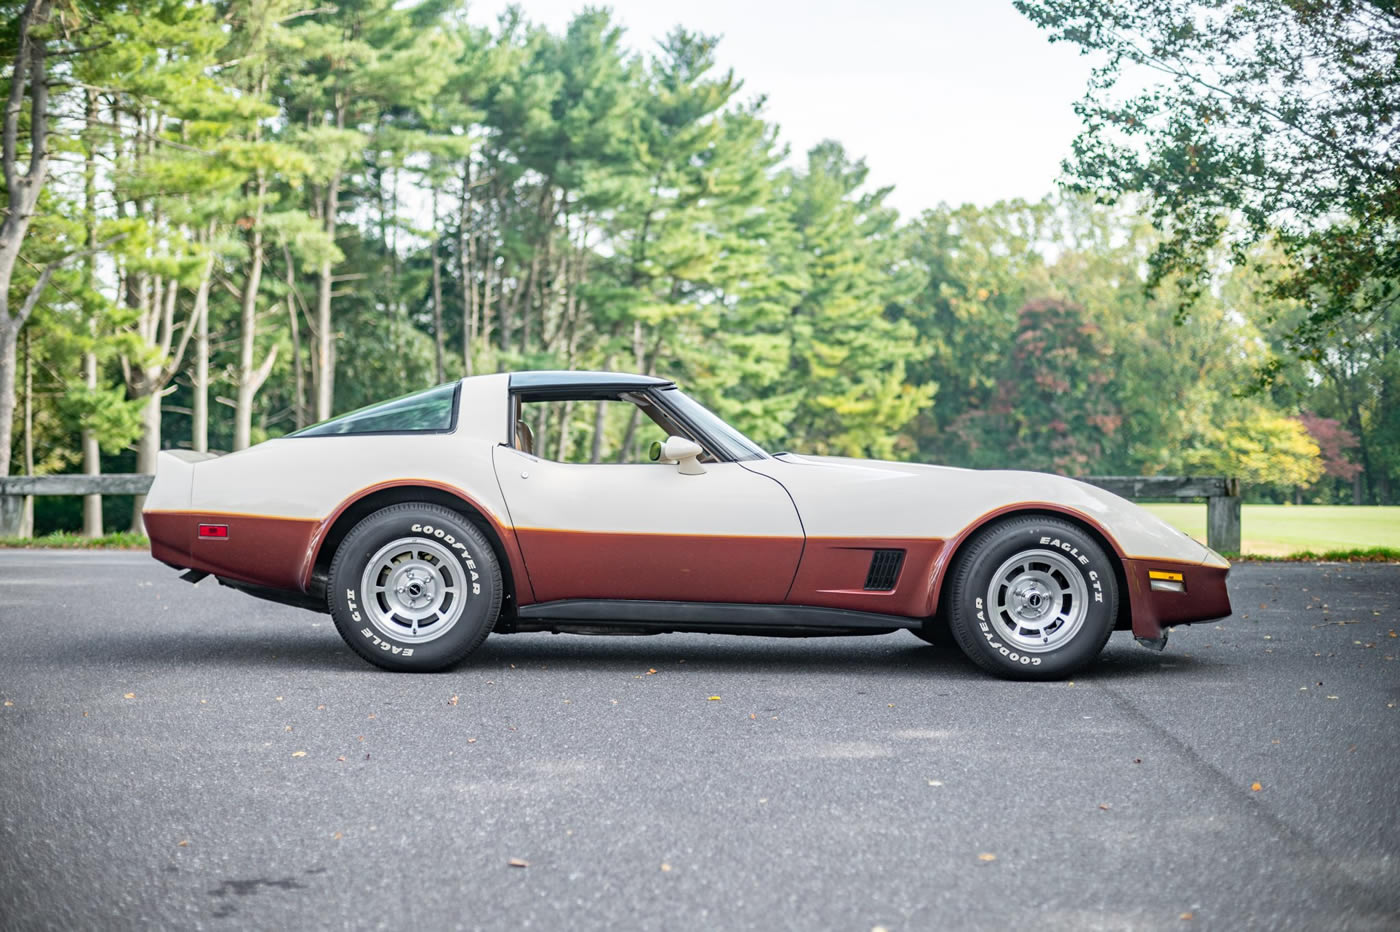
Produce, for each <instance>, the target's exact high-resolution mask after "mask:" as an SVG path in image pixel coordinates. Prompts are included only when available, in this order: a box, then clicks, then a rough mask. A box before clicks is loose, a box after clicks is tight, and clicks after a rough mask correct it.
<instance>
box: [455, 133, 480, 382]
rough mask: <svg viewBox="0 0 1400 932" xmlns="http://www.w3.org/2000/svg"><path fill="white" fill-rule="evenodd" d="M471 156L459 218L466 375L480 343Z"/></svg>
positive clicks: (466, 166)
mask: <svg viewBox="0 0 1400 932" xmlns="http://www.w3.org/2000/svg"><path fill="white" fill-rule="evenodd" d="M471 186H472V163H471V158H470V157H468V158H467V159H464V160H463V167H462V205H461V211H460V213H459V216H458V220H457V263H458V264H459V265H460V266H461V271H460V274H461V276H462V374H463V375H471V374H472V345H473V344H474V343H475V342H476V306H475V305H476V280H475V278H473V276H472V239H473V237H472V235H471V231H470V227H471Z"/></svg>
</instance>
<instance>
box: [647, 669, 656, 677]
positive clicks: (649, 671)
mask: <svg viewBox="0 0 1400 932" xmlns="http://www.w3.org/2000/svg"><path fill="white" fill-rule="evenodd" d="M655 672H656V667H652V668H651V669H649V670H647V676H651V675H652V674H653V673H655Z"/></svg>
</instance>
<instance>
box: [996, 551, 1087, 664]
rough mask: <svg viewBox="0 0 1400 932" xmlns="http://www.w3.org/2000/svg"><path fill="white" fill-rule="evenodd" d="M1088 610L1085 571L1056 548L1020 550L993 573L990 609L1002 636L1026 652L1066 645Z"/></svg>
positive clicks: (1038, 651)
mask: <svg viewBox="0 0 1400 932" xmlns="http://www.w3.org/2000/svg"><path fill="white" fill-rule="evenodd" d="M1088 612H1089V587H1088V585H1087V584H1086V583H1085V581H1084V575H1083V574H1082V573H1081V572H1080V570H1079V568H1078V567H1076V566H1075V565H1074V564H1073V563H1071V562H1070V561H1069V559H1068V558H1067V557H1065V556H1064V555H1062V554H1060V553H1057V552H1055V551H1053V550H1027V551H1023V552H1021V553H1018V554H1016V555H1015V556H1013V557H1012V558H1011V559H1009V560H1007V561H1006V562H1005V563H1003V564H1002V565H1001V566H1000V567H999V568H998V569H997V571H996V572H995V573H993V574H992V581H991V584H990V585H989V586H988V587H987V613H988V617H989V620H990V621H991V623H992V625H993V627H994V628H995V629H996V632H997V634H998V635H1000V636H1001V637H1002V638H1003V639H1004V640H1006V642H1007V643H1008V644H1009V645H1011V646H1014V647H1015V648H1016V649H1018V650H1020V651H1023V652H1026V653H1044V652H1046V651H1051V650H1055V649H1056V648H1058V647H1061V646H1063V645H1064V644H1065V643H1067V642H1068V641H1069V640H1070V639H1071V638H1073V637H1074V636H1075V634H1077V633H1078V632H1079V629H1080V628H1081V627H1082V626H1083V624H1084V618H1085V616H1086V615H1087V614H1088Z"/></svg>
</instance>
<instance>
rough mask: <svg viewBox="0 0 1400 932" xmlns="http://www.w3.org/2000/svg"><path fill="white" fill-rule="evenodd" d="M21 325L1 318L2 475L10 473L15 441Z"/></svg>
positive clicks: (0, 410)
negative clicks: (17, 351)
mask: <svg viewBox="0 0 1400 932" xmlns="http://www.w3.org/2000/svg"><path fill="white" fill-rule="evenodd" d="M18 338H19V327H18V326H17V324H16V323H9V322H6V321H5V320H3V319H0V476H8V475H9V474H10V446H11V444H13V443H14V433H13V431H14V424H15V363H16V355H17V354H16V349H17V344H18V343H19V339H18Z"/></svg>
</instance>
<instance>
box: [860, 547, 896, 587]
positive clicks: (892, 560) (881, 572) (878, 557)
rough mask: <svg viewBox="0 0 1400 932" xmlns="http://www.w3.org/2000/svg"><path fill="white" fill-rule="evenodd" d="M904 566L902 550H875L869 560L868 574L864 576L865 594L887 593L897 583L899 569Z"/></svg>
mask: <svg viewBox="0 0 1400 932" xmlns="http://www.w3.org/2000/svg"><path fill="white" fill-rule="evenodd" d="M903 565H904V551H903V550H877V551H875V554H874V555H873V556H872V557H871V558H870V572H869V573H866V574H865V588H866V591H867V592H888V591H890V590H891V589H893V588H894V584H895V583H896V582H898V581H899V569H900V567H902V566H903Z"/></svg>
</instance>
